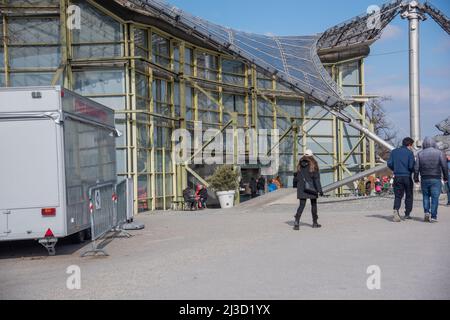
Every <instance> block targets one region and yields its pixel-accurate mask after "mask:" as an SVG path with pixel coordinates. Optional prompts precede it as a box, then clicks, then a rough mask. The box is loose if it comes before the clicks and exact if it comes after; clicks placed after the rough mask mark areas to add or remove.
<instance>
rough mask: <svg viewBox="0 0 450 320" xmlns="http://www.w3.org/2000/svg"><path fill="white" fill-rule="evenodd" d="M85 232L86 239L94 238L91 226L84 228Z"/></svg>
mask: <svg viewBox="0 0 450 320" xmlns="http://www.w3.org/2000/svg"><path fill="white" fill-rule="evenodd" d="M84 232H85V236H84V238H85V239H86V240H92V232H91V228H89V229H86V230H84Z"/></svg>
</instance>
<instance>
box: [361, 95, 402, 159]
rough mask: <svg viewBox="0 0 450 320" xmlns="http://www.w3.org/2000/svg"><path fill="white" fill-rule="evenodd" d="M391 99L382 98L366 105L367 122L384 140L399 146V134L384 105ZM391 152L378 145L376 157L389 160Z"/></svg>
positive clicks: (372, 100)
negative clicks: (372, 125)
mask: <svg viewBox="0 0 450 320" xmlns="http://www.w3.org/2000/svg"><path fill="white" fill-rule="evenodd" d="M390 100H391V98H390V97H381V98H376V99H371V100H370V101H369V102H368V103H367V105H366V117H367V120H368V121H370V122H371V123H373V124H374V131H375V132H374V133H375V134H376V135H377V136H379V137H381V138H383V139H384V140H385V141H386V142H388V143H390V144H392V145H394V146H398V145H399V140H398V132H397V131H396V130H395V126H394V124H393V123H392V122H391V121H390V120H389V118H388V116H387V113H386V110H385V108H384V106H383V104H384V103H385V102H386V101H390ZM389 154H390V151H389V150H387V149H386V148H384V147H381V146H379V145H377V147H376V155H377V156H378V157H379V158H381V159H383V160H387V158H388V157H389Z"/></svg>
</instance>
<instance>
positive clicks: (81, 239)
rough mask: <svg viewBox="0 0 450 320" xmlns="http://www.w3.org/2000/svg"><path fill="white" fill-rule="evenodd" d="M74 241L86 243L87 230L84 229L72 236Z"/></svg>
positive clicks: (75, 242) (74, 242)
mask: <svg viewBox="0 0 450 320" xmlns="http://www.w3.org/2000/svg"><path fill="white" fill-rule="evenodd" d="M71 240H72V243H73V244H81V243H84V242H85V241H86V232H85V230H82V231H80V232H77V233H75V234H74V235H73V236H72V239H71Z"/></svg>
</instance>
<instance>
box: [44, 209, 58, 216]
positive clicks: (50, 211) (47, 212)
mask: <svg viewBox="0 0 450 320" xmlns="http://www.w3.org/2000/svg"><path fill="white" fill-rule="evenodd" d="M41 214H42V216H43V217H54V216H56V208H43V209H42V210H41Z"/></svg>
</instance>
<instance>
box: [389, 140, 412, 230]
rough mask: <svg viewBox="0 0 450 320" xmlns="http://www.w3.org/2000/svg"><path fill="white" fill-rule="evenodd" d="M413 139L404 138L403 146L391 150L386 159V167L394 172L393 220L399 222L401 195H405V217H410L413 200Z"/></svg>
mask: <svg viewBox="0 0 450 320" xmlns="http://www.w3.org/2000/svg"><path fill="white" fill-rule="evenodd" d="M413 145H414V140H413V139H411V138H405V139H404V140H403V146H402V147H401V148H398V149H395V150H394V151H392V152H391V157H390V158H389V161H388V167H389V168H390V169H391V170H392V171H393V172H394V175H395V179H394V194H395V201H394V222H401V221H402V220H401V219H400V212H399V211H400V208H401V206H402V200H403V196H405V219H408V220H409V219H411V212H412V209H413V201H414V196H413V192H414V182H413V179H412V174H413V173H414V165H415V159H414V153H413V151H412V150H413Z"/></svg>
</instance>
